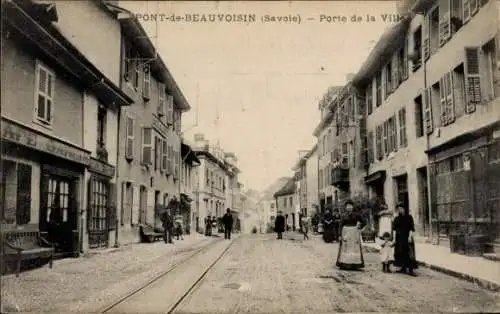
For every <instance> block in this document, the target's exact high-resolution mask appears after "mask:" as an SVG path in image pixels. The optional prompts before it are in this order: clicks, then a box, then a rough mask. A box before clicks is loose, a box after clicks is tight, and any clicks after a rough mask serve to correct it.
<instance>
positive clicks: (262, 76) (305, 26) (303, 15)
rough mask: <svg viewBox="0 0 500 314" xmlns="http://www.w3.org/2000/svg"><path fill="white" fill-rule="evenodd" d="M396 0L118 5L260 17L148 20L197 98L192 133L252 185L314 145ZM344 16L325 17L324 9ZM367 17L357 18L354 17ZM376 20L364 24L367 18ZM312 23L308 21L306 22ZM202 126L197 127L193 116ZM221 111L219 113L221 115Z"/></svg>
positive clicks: (188, 130) (285, 172)
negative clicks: (328, 98) (329, 103)
mask: <svg viewBox="0 0 500 314" xmlns="http://www.w3.org/2000/svg"><path fill="white" fill-rule="evenodd" d="M395 4H396V2H392V1H331V2H326V1H322V2H309V1H307V2H182V1H175V2H167V1H165V2H163V1H158V2H157V1H150V2H135V1H126V2H120V5H122V6H123V7H125V8H127V9H129V10H131V11H132V12H135V13H138V14H155V13H159V14H165V16H171V15H172V14H173V13H175V14H177V15H182V16H185V14H186V13H189V14H200V15H201V14H255V15H256V19H257V21H256V22H252V23H227V22H214V23H210V22H208V23H202V22H199V23H185V22H170V21H165V20H164V21H160V22H157V23H155V22H151V21H146V20H145V18H143V20H142V21H141V22H142V24H143V25H144V28H145V29H146V30H147V31H148V32H149V33H150V34H151V36H152V37H155V35H157V37H156V38H152V40H153V42H156V44H157V47H158V49H159V52H160V55H161V56H162V58H163V60H164V61H165V63H166V64H167V66H168V67H169V69H170V71H171V72H172V74H173V76H174V77H175V79H176V80H177V83H178V84H179V86H180V88H181V89H182V91H183V93H184V95H185V96H186V98H187V99H188V101H189V102H190V104H191V107H192V109H191V112H189V113H188V114H186V115H184V116H183V121H182V124H183V129H184V131H185V137H186V138H187V139H188V140H192V138H193V134H194V133H197V132H200V133H204V134H205V137H206V138H208V139H209V140H210V141H211V143H212V142H215V141H216V140H217V139H218V140H219V141H220V144H221V146H222V147H223V148H224V150H225V151H232V152H235V153H236V155H237V158H238V165H239V167H240V169H241V170H242V174H241V177H240V181H241V182H242V183H243V184H244V185H245V186H246V187H247V188H255V189H257V190H262V189H264V188H266V187H267V186H268V185H269V184H271V183H272V182H273V181H275V180H276V179H277V178H278V177H281V176H289V175H291V173H292V171H291V167H292V166H293V165H294V164H295V162H296V161H297V158H298V151H299V150H301V149H309V148H311V147H312V146H313V145H314V143H315V142H316V139H315V138H314V136H313V135H312V131H313V129H314V128H315V127H316V125H317V124H318V123H319V111H318V101H319V99H320V98H321V96H322V95H323V93H324V92H325V91H326V89H327V88H328V86H331V85H343V84H344V83H345V79H346V75H347V74H348V73H354V72H356V71H357V70H358V69H359V67H360V66H361V63H362V62H363V61H364V60H365V59H366V57H367V56H368V53H369V52H370V50H371V49H372V48H373V46H374V44H375V43H376V40H377V39H378V38H379V36H380V35H381V34H382V32H383V31H384V30H385V29H386V28H387V27H390V26H391V25H393V23H394V22H390V21H383V20H382V17H381V15H382V14H396V8H395ZM266 14H269V15H275V16H288V15H289V14H292V15H294V16H297V17H298V15H300V20H301V23H300V24H296V23H293V24H286V23H263V22H261V17H263V16H264V15H266ZM321 14H324V15H329V16H338V15H343V16H346V18H347V22H344V23H342V22H331V23H328V22H320V15H321ZM354 14H356V15H358V16H361V17H362V18H363V20H362V21H361V22H356V23H354V22H351V17H352V15H354ZM367 14H370V15H372V16H374V17H375V19H376V21H375V22H367V21H366V15H367ZM309 18H310V19H312V20H308V19H309ZM196 112H197V113H198V123H197V126H196V127H195V126H194V125H195V122H196V119H195V116H196ZM217 114H218V116H219V119H218V120H217V119H216V117H217Z"/></svg>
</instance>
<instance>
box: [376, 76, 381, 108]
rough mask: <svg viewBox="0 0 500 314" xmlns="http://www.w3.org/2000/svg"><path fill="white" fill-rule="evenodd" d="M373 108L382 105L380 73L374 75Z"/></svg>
mask: <svg viewBox="0 0 500 314" xmlns="http://www.w3.org/2000/svg"><path fill="white" fill-rule="evenodd" d="M375 87H376V90H375V106H376V107H380V105H382V71H378V72H377V74H376V75H375Z"/></svg>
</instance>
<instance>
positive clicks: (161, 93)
mask: <svg viewBox="0 0 500 314" xmlns="http://www.w3.org/2000/svg"><path fill="white" fill-rule="evenodd" d="M157 111H158V116H159V117H163V116H164V115H165V114H166V112H165V111H166V110H165V84H163V83H158V110H157Z"/></svg>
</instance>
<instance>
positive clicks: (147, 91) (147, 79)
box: [142, 64, 151, 100]
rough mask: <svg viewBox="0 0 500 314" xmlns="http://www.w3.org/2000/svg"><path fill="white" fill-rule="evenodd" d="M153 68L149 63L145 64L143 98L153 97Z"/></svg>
mask: <svg viewBox="0 0 500 314" xmlns="http://www.w3.org/2000/svg"><path fill="white" fill-rule="evenodd" d="M150 71H151V68H150V66H149V64H146V65H144V77H143V78H142V98H144V99H145V100H149V98H150V97H151V72H150Z"/></svg>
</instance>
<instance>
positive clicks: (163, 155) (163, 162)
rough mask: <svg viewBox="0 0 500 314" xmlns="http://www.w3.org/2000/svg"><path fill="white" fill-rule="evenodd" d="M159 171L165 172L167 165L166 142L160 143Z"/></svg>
mask: <svg viewBox="0 0 500 314" xmlns="http://www.w3.org/2000/svg"><path fill="white" fill-rule="evenodd" d="M161 146H162V147H161V171H167V164H168V155H167V154H168V144H167V140H162V141H161Z"/></svg>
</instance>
